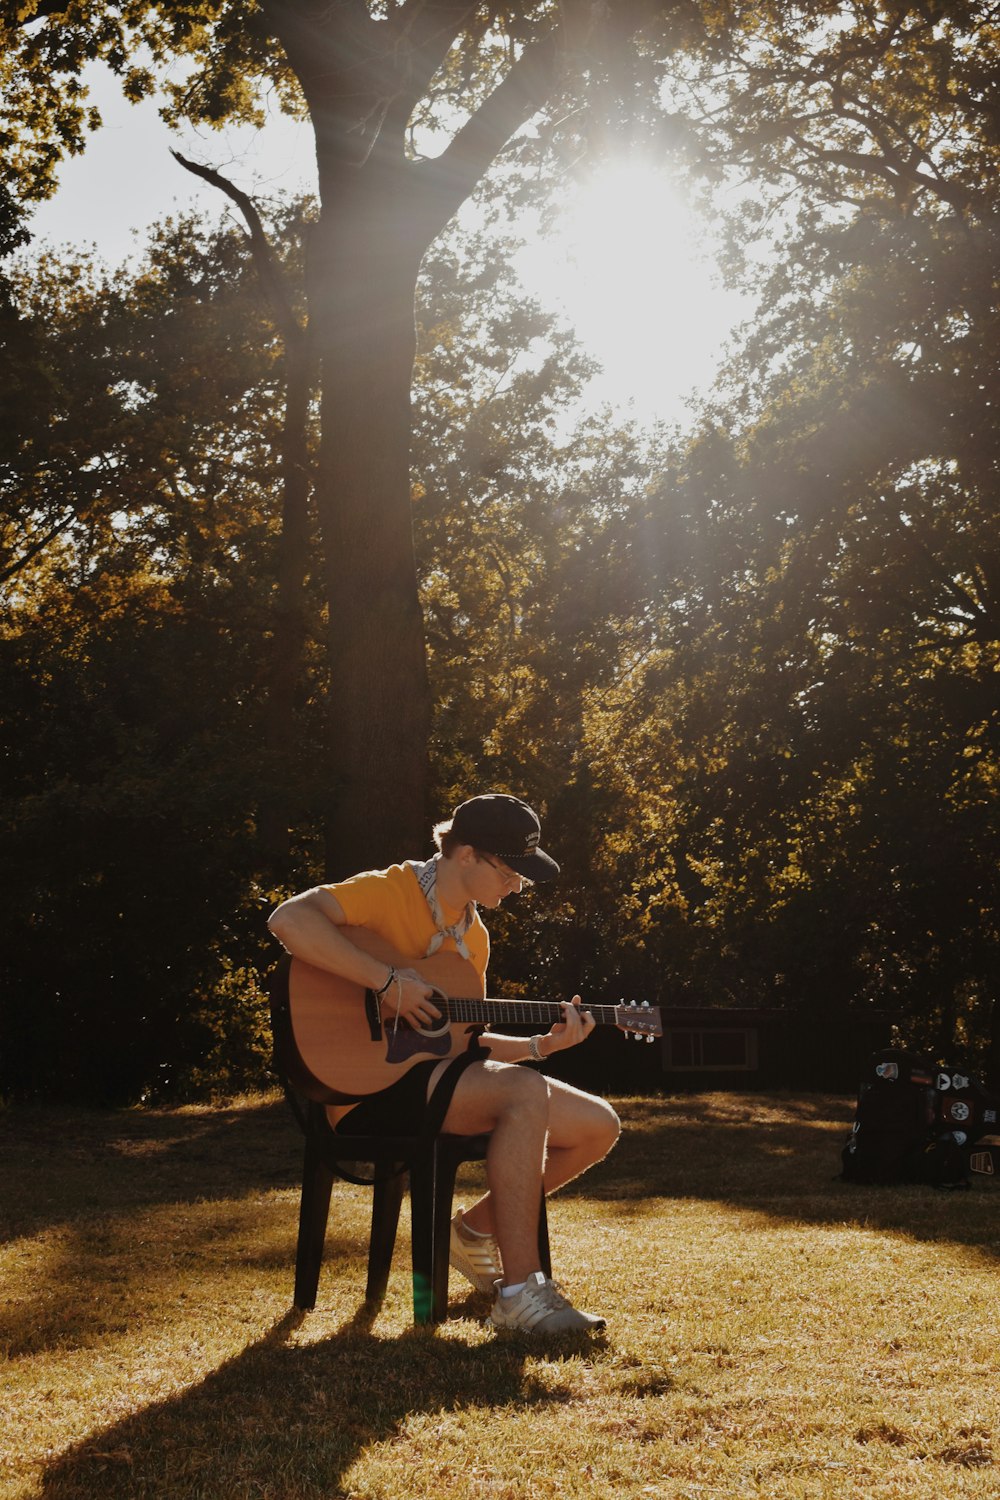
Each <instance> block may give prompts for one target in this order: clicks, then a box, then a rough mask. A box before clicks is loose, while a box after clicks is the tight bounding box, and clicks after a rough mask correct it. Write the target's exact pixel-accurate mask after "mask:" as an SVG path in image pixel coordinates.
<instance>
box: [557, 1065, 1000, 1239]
mask: <svg viewBox="0 0 1000 1500" xmlns="http://www.w3.org/2000/svg"><path fill="white" fill-rule="evenodd" d="M854 1107H855V1101H854V1100H853V1099H847V1098H844V1097H843V1096H837V1095H821V1094H817V1095H794V1096H787V1097H786V1096H783V1095H779V1094H760V1095H752V1094H720V1093H716V1094H699V1095H687V1096H685V1095H681V1096H677V1095H674V1096H672V1097H670V1098H661V1099H632V1100H624V1101H620V1109H621V1114H622V1118H623V1122H624V1127H625V1128H624V1131H623V1134H622V1139H621V1142H620V1144H619V1146H618V1148H617V1150H616V1151H615V1152H614V1154H613V1155H612V1156H611V1157H610V1158H609V1160H608V1161H607V1162H606V1163H603V1164H602V1165H601V1166H600V1167H598V1168H596V1169H595V1170H594V1171H593V1172H592V1173H590V1174H589V1175H588V1176H587V1177H586V1178H583V1179H581V1180H580V1182H579V1183H578V1184H573V1185H571V1187H570V1188H569V1189H567V1190H564V1191H568V1192H569V1193H571V1194H573V1195H574V1196H581V1197H590V1198H593V1199H597V1200H598V1201H601V1200H603V1201H605V1202H607V1203H615V1204H617V1206H618V1207H617V1211H618V1213H619V1214H620V1215H621V1216H622V1217H624V1218H629V1217H632V1216H633V1215H634V1216H635V1217H639V1216H641V1214H642V1212H643V1205H644V1204H645V1203H648V1202H649V1201H650V1200H652V1199H655V1200H660V1201H661V1206H662V1200H663V1199H665V1198H666V1199H697V1200H699V1201H701V1202H717V1203H722V1204H727V1205H730V1206H732V1207H737V1208H741V1209H748V1210H755V1211H756V1212H758V1213H760V1214H763V1215H765V1216H767V1217H769V1218H771V1219H774V1220H775V1221H787V1222H792V1223H806V1224H815V1225H825V1226H829V1225H837V1226H847V1227H850V1226H855V1227H860V1228H866V1229H877V1230H885V1231H887V1232H890V1233H893V1234H901V1235H905V1236H907V1237H909V1238H913V1239H915V1240H917V1241H922V1242H927V1243H936V1242H941V1243H949V1244H955V1245H962V1246H966V1247H968V1248H969V1249H971V1250H974V1251H975V1252H976V1253H977V1254H980V1255H983V1256H988V1257H992V1258H1000V1242H998V1237H997V1233H996V1215H997V1209H998V1207H1000V1197H998V1185H997V1184H995V1183H993V1182H991V1181H990V1180H989V1179H988V1178H978V1179H975V1180H974V1181H973V1184H972V1188H971V1190H970V1191H968V1192H963V1191H947V1190H941V1189H936V1188H932V1187H927V1186H917V1185H914V1186H899V1187H862V1186H858V1185H856V1184H850V1183H844V1182H840V1181H839V1180H838V1178H839V1173H840V1165H841V1162H840V1153H841V1149H842V1147H843V1145H844V1142H845V1141H846V1139H847V1136H848V1134H849V1133H850V1129H851V1122H852V1120H853V1118H854Z"/></svg>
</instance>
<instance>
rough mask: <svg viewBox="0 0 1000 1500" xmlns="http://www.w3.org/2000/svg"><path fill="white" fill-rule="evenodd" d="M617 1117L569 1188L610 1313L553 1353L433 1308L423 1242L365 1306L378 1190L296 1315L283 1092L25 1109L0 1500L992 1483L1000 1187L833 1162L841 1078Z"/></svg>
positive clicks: (14, 1120) (968, 1491) (472, 1308)
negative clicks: (897, 1175) (423, 1322)
mask: <svg viewBox="0 0 1000 1500" xmlns="http://www.w3.org/2000/svg"><path fill="white" fill-rule="evenodd" d="M621 1108H622V1113H623V1115H624V1117H625V1118H626V1120H627V1123H628V1129H627V1133H626V1136H625V1137H624V1139H623V1142H622V1145H621V1146H620V1147H619V1150H618V1151H617V1152H616V1153H615V1155H614V1156H613V1157H612V1159H611V1160H610V1161H609V1162H608V1163H606V1164H605V1165H604V1166H603V1167H601V1168H600V1169H598V1170H597V1172H595V1173H593V1174H591V1177H590V1178H589V1179H588V1180H587V1184H586V1186H587V1192H586V1193H584V1192H583V1191H581V1192H580V1193H579V1194H576V1193H573V1192H569V1193H567V1194H564V1195H562V1196H561V1197H560V1199H559V1200H558V1201H557V1202H556V1203H555V1204H554V1205H553V1207H552V1210H551V1225H552V1234H553V1249H554V1257H555V1260H556V1264H557V1273H558V1274H559V1275H560V1276H561V1277H562V1279H563V1280H564V1281H565V1283H566V1284H567V1287H568V1288H569V1289H570V1290H571V1292H572V1294H573V1296H574V1300H576V1301H578V1302H579V1303H580V1305H584V1306H589V1307H593V1308H597V1307H599V1308H600V1309H601V1310H602V1311H604V1312H605V1313H606V1315H607V1317H608V1319H609V1332H608V1335H607V1336H606V1338H605V1339H604V1340H602V1341H594V1342H589V1343H585V1344H580V1343H577V1342H573V1341H569V1342H567V1343H565V1344H560V1345H559V1346H557V1347H555V1348H551V1349H539V1348H537V1347H533V1346H531V1345H529V1344H526V1343H524V1342H522V1341H520V1340H517V1339H509V1338H496V1337H494V1336H492V1335H491V1334H490V1333H489V1332H488V1331H487V1330H486V1329H485V1328H484V1326H483V1324H482V1322H481V1318H482V1316H483V1314H484V1312H485V1311H486V1307H487V1302H486V1299H485V1298H483V1297H481V1296H480V1295H478V1294H476V1293H471V1294H470V1295H468V1296H466V1293H465V1291H463V1289H462V1287H461V1286H460V1285H458V1284H457V1279H456V1278H453V1286H452V1297H453V1302H452V1307H453V1311H454V1313H455V1315H456V1316H455V1318H454V1320H453V1321H451V1322H449V1323H447V1324H446V1325H444V1326H443V1327H442V1328H441V1329H439V1330H437V1331H436V1332H431V1331H414V1330H413V1329H412V1328H411V1326H410V1300H409V1296H410V1288H409V1279H408V1275H407V1260H406V1248H407V1247H406V1245H405V1244H404V1243H401V1244H400V1247H399V1251H398V1252H397V1262H396V1270H395V1271H394V1275H393V1280H392V1282H391V1283H390V1289H389V1296H388V1299H387V1301H386V1303H385V1305H384V1307H383V1308H382V1310H381V1311H380V1312H379V1313H378V1314H377V1315H376V1316H374V1318H369V1317H367V1316H366V1315H365V1313H364V1311H363V1309H362V1307H361V1299H362V1294H363V1293H362V1288H363V1278H364V1266H363V1246H364V1243H365V1212H366V1195H365V1193H364V1192H363V1190H361V1189H355V1188H347V1187H340V1188H338V1189H337V1195H336V1203H335V1221H334V1222H332V1224H331V1233H330V1238H329V1242H328V1263H327V1266H326V1267H325V1269H324V1274H323V1277H322V1279H321V1282H320V1301H319V1306H318V1307H317V1309H316V1311H315V1312H314V1313H311V1314H309V1315H308V1316H307V1317H305V1318H301V1317H297V1316H295V1315H294V1314H291V1313H290V1312H289V1302H290V1288H291V1279H292V1260H293V1254H294V1239H295V1227H296V1205H297V1173H298V1165H299V1143H298V1139H297V1136H296V1134H295V1130H294V1126H293V1125H292V1123H291V1120H290V1118H289V1117H288V1116H287V1115H286V1112H285V1109H284V1106H283V1104H282V1103H281V1102H280V1101H277V1100H261V1099H252V1100H246V1101H242V1102H241V1103H239V1104H238V1105H236V1106H234V1107H231V1108H228V1109H215V1110H208V1109H206V1110H197V1109H187V1110H182V1111H177V1112H162V1113H142V1114H139V1113H136V1114H119V1115H110V1116H100V1115H90V1114H85V1113H72V1112H59V1113H57V1112H53V1111H41V1110H39V1111H36V1110H10V1111H8V1112H7V1113H6V1115H5V1116H3V1117H0V1166H2V1171H3V1189H4V1202H3V1215H4V1220H5V1234H4V1240H3V1245H2V1250H0V1278H2V1280H0V1344H2V1348H3V1351H4V1353H5V1355H6V1357H7V1364H6V1368H5V1372H4V1377H5V1378H4V1383H3V1394H2V1398H0V1401H2V1408H3V1416H2V1427H0V1432H2V1434H3V1436H2V1437H0V1444H2V1448H3V1469H2V1478H0V1497H2V1500H26V1497H29V1496H30V1497H35V1496H44V1497H50V1500H69V1497H84V1496H86V1497H87V1500H94V1497H100V1500H103V1497H153V1496H156V1497H168V1500H175V1497H176V1500H195V1497H198V1500H244V1497H247V1500H249V1497H273V1500H307V1497H308V1500H314V1497H324V1500H335V1497H348V1496H349V1497H352V1500H353V1497H357V1500H362V1497H363V1500H399V1497H404V1496H405V1497H416V1496H425V1495H426V1496H433V1497H445V1500H448V1497H454V1500H467V1497H469V1500H471V1497H472V1496H477V1497H479V1496H482V1497H486V1500H521V1497H529V1496H530V1497H532V1500H535V1497H547V1496H560V1497H563V1496H565V1497H569V1496H572V1497H577V1496H579V1497H581V1500H591V1497H593V1500H598V1497H600V1500H606V1497H607V1496H609V1495H612V1494H614V1495H615V1496H619V1497H623V1500H649V1497H654V1500H682V1497H683V1500H689V1497H690V1500H707V1497H726V1500H736V1497H744V1496H763V1497H766V1500H785V1497H788V1500H791V1497H803V1500H824V1497H837V1500H845V1497H850V1500H854V1497H858V1500H861V1497H863V1500H890V1497H893V1500H894V1497H900V1500H902V1497H907V1500H911V1497H923V1496H928V1497H934V1500H951V1497H955V1496H981V1497H986V1496H989V1497H991V1500H993V1497H996V1496H997V1494H998V1493H1000V1472H998V1467H997V1454H998V1452H1000V1435H998V1423H1000V1412H998V1405H1000V1402H998V1390H997V1386H998V1379H997V1349H998V1340H997V1313H996V1307H997V1297H996V1287H997V1272H998V1254H1000V1247H998V1243H997V1239H998V1236H997V1215H998V1209H1000V1194H998V1191H997V1188H996V1187H995V1186H994V1185H992V1184H990V1183H988V1182H984V1181H980V1182H977V1184H976V1185H975V1187H974V1188H973V1190H972V1191H971V1192H969V1193H957V1194H945V1193H935V1192H933V1191H932V1190H930V1189H922V1188H906V1189H898V1190H888V1189H858V1188H847V1187H845V1186H843V1185H842V1184H840V1183H837V1182H835V1181H834V1180H833V1177H834V1174H835V1172H836V1170H837V1165H838V1149H839V1145H840V1142H841V1140H842V1138H843V1136H844V1134H845V1131H846V1128H847V1123H848V1121H849V1119H850V1115H851V1104H850V1102H849V1101H847V1100H844V1099H828V1098H821V1097H807V1098H801V1099H797V1098H777V1097H763V1096H762V1097H748V1096H728V1095H709V1096H702V1097H700V1098H697V1099H692V1100H678V1099H672V1100H658V1101H652V1102H651V1101H639V1100H628V1101H622V1102H621ZM470 1181H471V1182H474V1181H475V1179H474V1177H473V1178H472V1179H470ZM470 1190H474V1189H473V1188H471V1187H470ZM334 1262H336V1264H334Z"/></svg>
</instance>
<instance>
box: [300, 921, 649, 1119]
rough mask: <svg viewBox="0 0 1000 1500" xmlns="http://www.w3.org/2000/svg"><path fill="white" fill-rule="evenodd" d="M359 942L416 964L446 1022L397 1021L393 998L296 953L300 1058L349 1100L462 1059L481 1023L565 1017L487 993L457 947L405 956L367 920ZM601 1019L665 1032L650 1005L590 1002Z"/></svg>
mask: <svg viewBox="0 0 1000 1500" xmlns="http://www.w3.org/2000/svg"><path fill="white" fill-rule="evenodd" d="M340 930H341V932H342V933H343V935H344V936H345V937H346V938H348V939H349V940H350V941H351V942H352V943H353V944H354V945H355V947H357V948H361V949H362V950H363V951H364V952H366V953H369V954H371V955H372V956H373V957H375V958H379V959H381V960H383V961H384V962H385V963H391V964H393V965H395V967H396V968H398V969H412V970H414V971H415V972H416V973H418V974H419V975H420V976H421V978H422V979H424V980H425V981H426V982H427V984H429V985H431V986H432V987H433V990H434V1004H435V1006H436V1008H437V1009H438V1010H439V1011H441V1016H442V1018H441V1020H440V1021H439V1022H436V1023H435V1025H434V1026H433V1027H432V1028H430V1027H429V1028H420V1029H416V1028H414V1027H411V1026H408V1025H406V1023H405V1022H400V1024H399V1025H398V1026H395V1025H394V1024H393V1017H392V1002H391V1000H390V1001H389V1002H388V1003H387V1004H384V1005H383V1011H384V1015H382V1016H380V1013H379V1006H378V1003H377V1002H376V1001H375V998H374V996H373V995H372V992H371V991H370V990H365V989H363V988H362V987H361V985H358V984H352V983H351V982H350V980H347V979H341V978H340V977H339V976H338V975H336V974H331V973H329V972H328V971H327V970H326V969H317V968H315V967H314V966H313V965H312V964H307V963H304V962H303V961H302V960H301V959H298V958H293V959H292V960H291V963H290V965H289V968H288V1009H289V1013H290V1019H291V1026H292V1034H293V1037H294V1041H295V1046H296V1048H297V1050H298V1052H299V1055H300V1057H301V1059H302V1062H303V1063H304V1064H305V1066H306V1068H307V1069H308V1070H309V1072H310V1073H311V1074H312V1075H313V1077H314V1078H315V1079H316V1080H317V1081H318V1082H319V1083H321V1084H322V1085H323V1086H324V1088H325V1089H326V1090H328V1091H329V1093H328V1094H327V1098H328V1099H329V1100H332V1099H336V1100H337V1101H338V1102H340V1103H344V1104H346V1103H352V1102H355V1101H356V1100H358V1099H363V1098H365V1097H366V1095H368V1094H374V1093H377V1092H378V1091H379V1090H380V1089H384V1088H388V1086H389V1085H390V1084H392V1083H395V1082H396V1081H397V1079H399V1078H402V1076H403V1074H404V1073H405V1072H407V1070H408V1069H409V1068H412V1067H413V1066H414V1064H415V1063H418V1062H422V1061H425V1060H428V1059H434V1058H437V1059H439V1060H443V1059H445V1058H450V1057H457V1056H458V1055H459V1054H460V1053H462V1052H464V1051H465V1050H466V1048H467V1047H468V1045H469V1041H470V1036H471V1033H472V1032H474V1031H476V1030H479V1029H481V1028H482V1027H483V1026H493V1027H494V1028H496V1029H497V1030H502V1028H503V1027H504V1026H535V1027H538V1029H539V1030H543V1031H547V1030H548V1029H549V1027H550V1026H551V1025H552V1023H553V1022H554V1021H561V1020H562V1006H561V1005H560V1004H557V1003H554V1002H548V1001H539V1000H491V999H486V998H485V997H484V995H483V984H482V981H481V979H480V977H479V974H478V972H477V971H476V969H475V968H474V967H473V966H472V964H471V963H469V961H468V960H467V959H464V958H462V957H461V955H460V954H458V953H443V952H442V953H435V954H433V955H432V956H431V957H430V958H418V959H408V958H405V957H401V956H400V955H399V954H397V953H395V952H394V950H393V949H392V947H391V946H390V945H389V944H388V943H386V942H385V940H384V939H383V938H380V937H379V936H378V935H377V934H375V933H373V932H370V931H369V930H368V929H367V928H363V927H342V928H341V929H340ZM586 1009H587V1010H589V1011H590V1013H591V1015H592V1016H593V1017H594V1020H595V1021H596V1022H597V1024H598V1025H599V1026H616V1027H618V1029H619V1030H620V1031H624V1032H625V1033H626V1034H627V1035H631V1036H635V1037H645V1038H647V1040H649V1041H652V1040H653V1038H654V1037H657V1036H660V1035H661V1032H662V1028H661V1025H660V1013H659V1011H658V1010H657V1009H656V1008H655V1007H654V1006H651V1005H649V1004H648V1003H646V1004H642V1005H639V1004H636V1003H635V1002H633V1003H632V1004H629V1005H626V1004H624V1003H622V1004H620V1005H590V1004H588V1005H587V1006H586Z"/></svg>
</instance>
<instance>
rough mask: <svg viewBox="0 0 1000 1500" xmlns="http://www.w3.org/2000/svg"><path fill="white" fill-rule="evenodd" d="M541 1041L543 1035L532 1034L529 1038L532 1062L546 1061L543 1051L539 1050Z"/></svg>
mask: <svg viewBox="0 0 1000 1500" xmlns="http://www.w3.org/2000/svg"><path fill="white" fill-rule="evenodd" d="M540 1041H541V1037H540V1036H532V1037H529V1038H528V1056H529V1057H530V1058H531V1061H532V1062H544V1061H545V1059H544V1057H543V1056H542V1054H541V1052H540V1050H539V1047H538V1043H539V1042H540Z"/></svg>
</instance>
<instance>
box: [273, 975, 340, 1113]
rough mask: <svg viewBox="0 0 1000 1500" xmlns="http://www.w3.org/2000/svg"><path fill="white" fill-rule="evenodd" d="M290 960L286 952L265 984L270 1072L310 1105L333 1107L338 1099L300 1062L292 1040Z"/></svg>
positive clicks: (304, 1063)
mask: <svg viewBox="0 0 1000 1500" xmlns="http://www.w3.org/2000/svg"><path fill="white" fill-rule="evenodd" d="M291 966H292V960H291V958H290V956H289V955H288V954H287V953H286V954H285V956H284V958H282V959H280V960H279V962H278V963H277V964H276V965H275V967H274V969H273V970H272V972H271V974H270V975H269V977H268V981H267V992H268V997H269V999H270V1003H271V1041H272V1044H273V1056H274V1070H275V1072H276V1073H277V1074H278V1076H279V1078H280V1079H281V1081H282V1083H283V1084H284V1085H285V1087H286V1090H287V1089H288V1088H292V1089H294V1090H295V1092H296V1093H297V1094H300V1095H301V1096H302V1098H304V1099H308V1100H310V1101H311V1102H312V1103H313V1104H335V1103H337V1102H338V1098H339V1096H338V1095H337V1094H336V1093H335V1092H334V1091H333V1090H332V1089H331V1088H329V1087H328V1086H327V1085H326V1084H325V1083H323V1082H322V1081H321V1080H320V1079H319V1078H317V1077H316V1075H315V1073H313V1072H312V1070H311V1069H310V1068H309V1067H308V1065H307V1064H306V1062H305V1061H304V1060H303V1057H302V1054H301V1053H300V1051H299V1049H298V1046H297V1044H296V1041H295V1031H294V1028H293V1026H292V1011H291V1006H290V1004H289V999H288V975H289V970H290V969H291Z"/></svg>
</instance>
